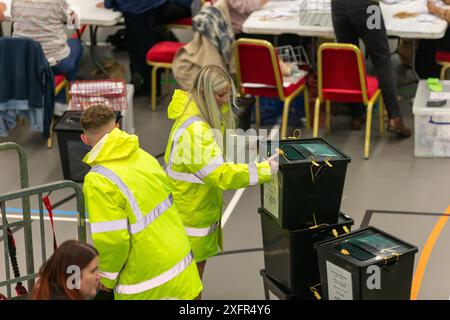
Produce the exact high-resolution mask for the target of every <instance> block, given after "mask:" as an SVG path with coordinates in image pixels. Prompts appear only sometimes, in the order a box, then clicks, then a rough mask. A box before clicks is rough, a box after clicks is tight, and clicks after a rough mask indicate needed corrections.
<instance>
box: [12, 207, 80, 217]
mask: <svg viewBox="0 0 450 320" xmlns="http://www.w3.org/2000/svg"><path fill="white" fill-rule="evenodd" d="M6 213H22V209H21V208H6ZM31 213H32V214H39V210H37V209H31ZM53 213H54V214H63V215H69V216H77V215H78V212H76V211H64V210H53ZM44 214H45V215H48V213H47V210H46V209H44Z"/></svg>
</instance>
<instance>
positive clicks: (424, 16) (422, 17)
mask: <svg viewBox="0 0 450 320" xmlns="http://www.w3.org/2000/svg"><path fill="white" fill-rule="evenodd" d="M436 19H437V17H436V16H435V15H432V14H429V13H421V14H419V15H418V16H417V21H419V22H433V21H434V20H436Z"/></svg>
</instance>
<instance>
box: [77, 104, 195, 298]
mask: <svg viewBox="0 0 450 320" xmlns="http://www.w3.org/2000/svg"><path fill="white" fill-rule="evenodd" d="M81 125H82V127H83V131H84V134H82V136H81V138H82V140H83V142H84V143H85V144H88V145H91V146H93V148H92V150H91V151H90V152H89V153H88V154H87V155H86V157H85V158H84V159H83V161H84V162H86V163H87V164H88V165H90V166H91V167H92V169H91V171H90V172H89V173H88V174H87V175H86V177H85V180H84V186H83V192H84V195H85V201H86V207H87V211H88V213H89V221H90V225H91V232H92V240H93V244H94V246H95V247H96V249H97V250H98V251H99V253H100V255H99V256H100V273H101V275H102V278H101V280H100V282H101V286H102V287H103V289H105V288H106V290H107V289H114V298H115V299H117V300H119V299H139V300H148V299H186V300H187V299H195V298H196V297H197V296H198V295H199V294H200V293H201V291H202V289H203V287H202V284H201V280H200V277H199V274H198V270H197V266H196V264H195V261H194V258H193V254H192V252H191V247H190V244H189V241H188V238H187V235H186V232H185V230H184V227H183V224H182V221H181V220H180V217H179V215H178V211H177V209H176V207H175V206H174V205H173V201H172V200H173V199H172V194H171V193H170V190H169V188H168V183H169V182H168V180H167V177H166V175H165V173H164V171H163V170H162V168H161V166H160V165H159V163H158V162H157V160H156V159H155V158H153V157H152V156H151V155H149V154H148V153H146V152H145V151H143V150H142V149H140V148H139V142H138V138H137V136H135V135H129V134H127V133H125V132H123V131H121V130H119V129H118V128H116V124H115V115H114V112H113V111H112V110H111V109H110V108H107V107H104V106H94V107H91V108H89V109H87V110H86V111H85V112H84V113H83V115H82V117H81Z"/></svg>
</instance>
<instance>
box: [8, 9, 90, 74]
mask: <svg viewBox="0 0 450 320" xmlns="http://www.w3.org/2000/svg"><path fill="white" fill-rule="evenodd" d="M11 16H12V21H13V24H14V31H13V37H28V38H31V39H33V40H35V41H37V42H39V43H40V44H41V46H42V49H43V50H44V54H45V57H46V58H47V60H48V62H49V64H50V66H51V67H52V70H53V73H54V74H63V75H65V76H66V78H67V79H68V80H69V81H73V80H75V79H76V74H77V71H78V69H79V65H80V60H81V56H82V54H83V47H82V45H81V42H80V41H79V40H78V39H69V40H68V41H67V37H66V34H65V32H64V25H65V24H67V25H72V24H73V21H74V20H75V19H77V17H76V14H75V12H74V11H73V10H71V9H70V7H69V5H68V3H67V1H66V0H13V1H12V4H11Z"/></svg>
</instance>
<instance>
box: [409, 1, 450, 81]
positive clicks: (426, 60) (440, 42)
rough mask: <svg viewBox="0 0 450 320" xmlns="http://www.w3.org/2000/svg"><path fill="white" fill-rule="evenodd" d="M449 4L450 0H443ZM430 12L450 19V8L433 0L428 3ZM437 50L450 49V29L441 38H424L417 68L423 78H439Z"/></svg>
mask: <svg viewBox="0 0 450 320" xmlns="http://www.w3.org/2000/svg"><path fill="white" fill-rule="evenodd" d="M443 2H444V4H447V5H449V4H450V0H443ZM427 7H428V12H429V13H431V14H433V15H435V16H437V17H439V18H441V19H443V20H446V21H450V10H449V9H444V8H442V7H438V6H436V5H435V4H434V3H433V2H432V1H428V3H427ZM437 51H450V31H449V29H447V31H446V32H445V35H444V37H443V38H441V39H422V40H420V42H419V46H418V48H417V51H416V70H417V73H418V74H419V76H420V77H421V78H422V79H426V78H431V77H433V78H439V75H440V71H441V66H440V65H438V64H437V63H436V59H435V54H436V52H437Z"/></svg>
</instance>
